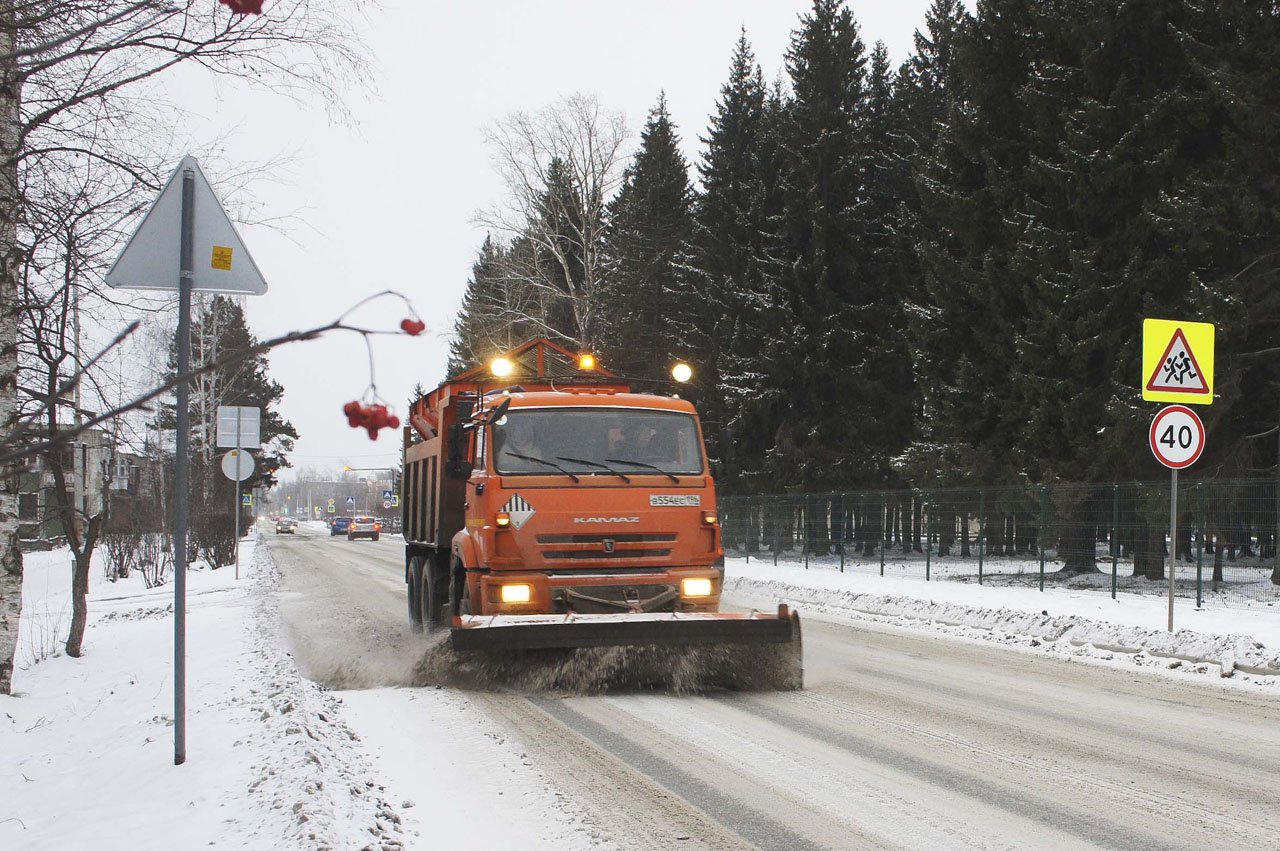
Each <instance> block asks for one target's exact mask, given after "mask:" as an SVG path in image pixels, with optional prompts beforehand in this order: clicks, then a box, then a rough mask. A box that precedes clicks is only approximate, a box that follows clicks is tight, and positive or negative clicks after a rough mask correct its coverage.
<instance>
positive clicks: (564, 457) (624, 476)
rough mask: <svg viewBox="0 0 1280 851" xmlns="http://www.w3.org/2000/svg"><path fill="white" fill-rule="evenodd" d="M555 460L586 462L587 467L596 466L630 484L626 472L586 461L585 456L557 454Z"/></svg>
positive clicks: (629, 478)
mask: <svg viewBox="0 0 1280 851" xmlns="http://www.w3.org/2000/svg"><path fill="white" fill-rule="evenodd" d="M556 460H557V461H568V462H569V463H570V464H586V465H587V466H588V467H597V468H599V469H601V470H604V471H606V472H609V473H613V475H615V476H617V477H619V478H620V479H622V480H623V481H624V482H626V483H627V484H631V477H630V476H628V475H627V474H626V473H620V472H618V471H617V470H615V469H613V468H612V467H608V466H605V465H604V464H598V463H596V462H595V461H588V460H587V459H586V458H570V457H569V456H568V455H557V456H556Z"/></svg>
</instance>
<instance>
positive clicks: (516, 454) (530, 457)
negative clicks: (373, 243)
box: [502, 449, 582, 482]
mask: <svg viewBox="0 0 1280 851" xmlns="http://www.w3.org/2000/svg"><path fill="white" fill-rule="evenodd" d="M502 454H503V455H510V456H511V457H512V458H523V459H524V460H525V461H533V462H534V463H535V464H546V465H547V466H548V467H554V468H555V469H557V470H559V471H560V472H562V473H564V474H565V475H566V476H568V477H569V478H571V479H573V480H574V481H575V482H580V481H582V480H581V479H579V478H578V477H577V476H575V475H574V474H573V473H570V472H569V471H568V470H566V469H565V468H564V467H561V466H560V465H559V464H557V463H556V462H554V461H544V460H543V459H541V458H536V457H534V456H533V455H522V454H520V453H519V452H512V451H511V450H510V449H504V450H502Z"/></svg>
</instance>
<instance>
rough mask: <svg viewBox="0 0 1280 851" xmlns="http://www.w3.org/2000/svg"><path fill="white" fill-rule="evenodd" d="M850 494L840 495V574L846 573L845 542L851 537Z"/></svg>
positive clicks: (838, 544) (838, 543)
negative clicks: (848, 504) (848, 503)
mask: <svg viewBox="0 0 1280 851" xmlns="http://www.w3.org/2000/svg"><path fill="white" fill-rule="evenodd" d="M847 496H848V494H844V493H842V494H840V540H839V541H838V542H837V544H836V545H837V546H839V547H840V572H841V573H844V542H845V540H846V539H847V538H848V537H849V514H848V511H847V510H846V509H847V507H848V506H847V505H846V503H847V502H848V500H847V499H846V497H847Z"/></svg>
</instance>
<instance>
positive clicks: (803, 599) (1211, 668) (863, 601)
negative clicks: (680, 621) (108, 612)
mask: <svg viewBox="0 0 1280 851" xmlns="http://www.w3.org/2000/svg"><path fill="white" fill-rule="evenodd" d="M944 575H945V574H944ZM726 577H727V578H726V591H727V592H728V594H729V595H730V596H732V597H734V598H737V599H738V600H739V601H742V602H751V603H754V604H758V605H766V604H774V603H776V602H780V601H785V602H788V603H790V604H791V605H793V607H795V608H796V609H798V610H799V611H801V612H802V615H805V616H813V615H820V616H824V617H834V618H837V619H840V620H850V619H853V620H863V621H874V622H879V623H885V624H891V625H896V626H899V627H907V628H911V629H924V630H928V631H931V632H935V633H944V634H947V635H951V636H955V637H963V638H974V639H978V640H982V641H987V642H998V643H1002V644H1007V645H1010V646H1015V647H1022V648H1032V649H1036V650H1037V651H1038V652H1044V653H1056V654H1060V655H1070V656H1073V657H1075V658H1090V659H1094V660H1097V661H1100V662H1115V661H1117V659H1120V661H1121V663H1122V664H1136V665H1139V666H1146V667H1153V666H1155V667H1163V668H1166V669H1168V670H1172V671H1176V672H1178V673H1179V674H1186V673H1193V674H1194V673H1212V674H1214V675H1215V676H1219V677H1222V678H1226V677H1231V678H1232V679H1233V680H1235V681H1236V682H1238V683H1245V684H1249V685H1251V686H1255V687H1261V688H1274V689H1276V690H1277V692H1278V693H1280V606H1277V605H1272V604H1267V603H1262V604H1257V605H1254V606H1241V605H1232V606H1224V605H1206V606H1204V607H1202V608H1200V609H1197V608H1196V607H1195V603H1194V601H1193V600H1187V599H1184V598H1176V599H1175V600H1174V630H1175V631H1174V632H1172V633H1170V632H1168V631H1167V626H1168V600H1167V598H1163V597H1160V596H1158V595H1157V594H1153V593H1142V594H1131V593H1120V594H1118V595H1117V597H1116V599H1114V600H1113V599H1111V597H1110V596H1109V595H1107V594H1104V593H1099V592H1098V591H1096V590H1089V589H1085V588H1073V587H1070V586H1056V587H1055V586H1052V585H1051V586H1048V587H1046V589H1045V590H1044V591H1043V592H1041V591H1038V590H1036V586H1034V585H1019V586H992V585H978V584H976V583H973V582H968V581H947V580H946V579H943V580H941V581H939V580H937V579H936V578H935V580H934V581H931V582H925V581H924V578H923V574H919V573H916V574H912V573H906V574H905V575H903V574H900V575H897V576H893V575H886V576H880V575H878V573H871V572H868V571H862V572H856V571H846V572H840V571H839V570H838V563H832V562H830V561H829V560H828V561H823V562H818V561H813V562H810V565H809V567H807V568H806V567H805V566H804V563H803V562H779V563H778V564H777V565H774V564H773V562H772V561H759V560H752V561H751V562H749V563H748V562H747V561H745V560H744V559H728V560H727V566H726ZM1122 657H1123V658H1122ZM1153 659H1154V660H1158V661H1155V662H1154V663H1153ZM1170 666H1172V667H1170Z"/></svg>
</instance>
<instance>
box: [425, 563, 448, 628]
mask: <svg viewBox="0 0 1280 851" xmlns="http://www.w3.org/2000/svg"><path fill="white" fill-rule="evenodd" d="M433 561H434V560H433ZM442 574H444V571H443V570H441V569H439V567H437V566H436V565H435V564H433V563H432V561H428V562H427V563H426V564H425V565H423V569H422V594H421V597H420V599H421V600H422V620H423V622H425V623H426V626H427V629H438V628H440V627H442V626H444V623H445V618H444V604H445V601H446V600H447V599H448V596H449V577H448V575H447V574H446V575H442Z"/></svg>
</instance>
